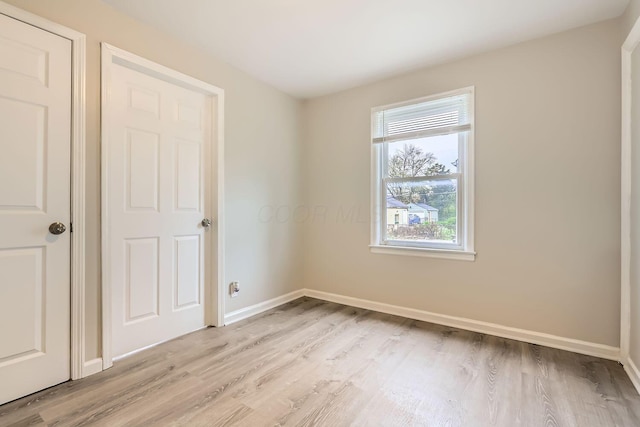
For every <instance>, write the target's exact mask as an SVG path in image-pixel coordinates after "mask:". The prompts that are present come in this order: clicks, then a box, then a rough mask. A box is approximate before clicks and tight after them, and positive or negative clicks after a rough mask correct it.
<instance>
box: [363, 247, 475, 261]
mask: <svg viewBox="0 0 640 427" xmlns="http://www.w3.org/2000/svg"><path fill="white" fill-rule="evenodd" d="M369 248H370V249H371V253H374V254H387V255H405V256H420V257H426V258H440V259H455V260H460V261H475V259H476V253H475V252H466V251H455V250H448V249H432V248H413V247H408V246H387V245H369Z"/></svg>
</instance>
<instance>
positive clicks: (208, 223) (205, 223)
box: [200, 218, 211, 228]
mask: <svg viewBox="0 0 640 427" xmlns="http://www.w3.org/2000/svg"><path fill="white" fill-rule="evenodd" d="M200 224H202V226H203V227H204V228H209V226H211V220H210V219H209V218H205V219H203V220H202V222H201V223H200Z"/></svg>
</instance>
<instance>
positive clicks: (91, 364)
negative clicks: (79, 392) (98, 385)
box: [82, 357, 102, 378]
mask: <svg viewBox="0 0 640 427" xmlns="http://www.w3.org/2000/svg"><path fill="white" fill-rule="evenodd" d="M98 372H102V358H101V357H98V358H96V359H91V360H87V361H86V362H84V365H83V366H82V378H84V377H88V376H89V375H93V374H97V373H98Z"/></svg>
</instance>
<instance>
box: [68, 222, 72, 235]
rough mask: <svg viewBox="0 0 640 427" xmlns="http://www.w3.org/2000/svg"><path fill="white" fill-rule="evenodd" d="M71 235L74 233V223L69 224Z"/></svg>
mask: <svg viewBox="0 0 640 427" xmlns="http://www.w3.org/2000/svg"><path fill="white" fill-rule="evenodd" d="M69 233H73V223H72V222H70V223H69Z"/></svg>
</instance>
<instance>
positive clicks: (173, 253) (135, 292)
mask: <svg viewBox="0 0 640 427" xmlns="http://www.w3.org/2000/svg"><path fill="white" fill-rule="evenodd" d="M103 49H104V46H103ZM103 85H106V88H107V89H106V90H105V92H104V93H106V99H105V100H103V102H104V107H103V108H104V111H103V123H102V126H103V131H104V135H105V140H104V141H103V143H104V144H105V145H104V147H103V149H104V156H105V158H104V159H103V160H104V162H105V163H104V164H105V165H106V167H105V171H104V173H105V175H104V180H105V182H104V183H103V185H105V187H104V192H105V194H104V196H105V197H106V199H105V200H106V206H105V207H104V208H105V209H106V216H105V218H104V219H103V220H104V221H105V224H104V225H105V228H104V234H103V238H104V239H105V243H106V250H107V252H108V253H107V254H106V256H107V257H106V262H105V265H103V268H104V269H105V272H106V276H105V280H106V281H107V287H108V288H110V289H111V295H110V296H111V312H110V314H111V338H112V343H111V344H112V352H111V354H112V355H113V356H114V357H118V356H121V355H123V354H127V353H130V352H132V351H135V350H138V349H140V348H144V347H146V346H149V345H152V344H155V343H158V342H162V341H166V340H169V339H171V338H175V337H177V336H180V335H184V334H186V333H188V332H191V331H194V330H197V329H200V328H203V327H204V326H206V325H207V319H206V311H205V307H206V305H207V304H206V303H205V302H206V301H205V297H206V295H205V283H206V281H208V282H209V283H211V282H215V278H213V277H212V270H213V269H212V266H211V265H209V263H210V262H211V260H212V259H213V256H212V255H213V254H212V249H213V248H215V247H216V246H215V244H214V242H213V240H215V238H216V232H215V224H213V223H212V224H211V225H207V224H206V221H208V220H211V221H214V220H215V214H214V213H213V204H212V200H211V199H212V195H213V194H215V192H214V191H212V179H211V176H212V174H213V175H215V171H214V170H213V168H214V163H213V161H212V153H211V151H212V145H213V141H214V138H213V133H212V127H213V124H212V116H213V114H212V110H213V108H214V102H213V101H214V99H213V97H212V96H211V95H208V94H206V93H203V92H201V91H198V90H195V89H192V88H190V87H185V86H186V85H182V84H177V83H176V82H175V81H171V80H170V79H167V78H162V77H161V76H159V75H158V73H152V72H149V70H145V69H144V68H141V67H132V66H131V64H129V63H125V62H116V61H114V62H113V63H111V64H108V72H106V73H104V74H103ZM203 221H204V222H203ZM107 351H108V350H107Z"/></svg>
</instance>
